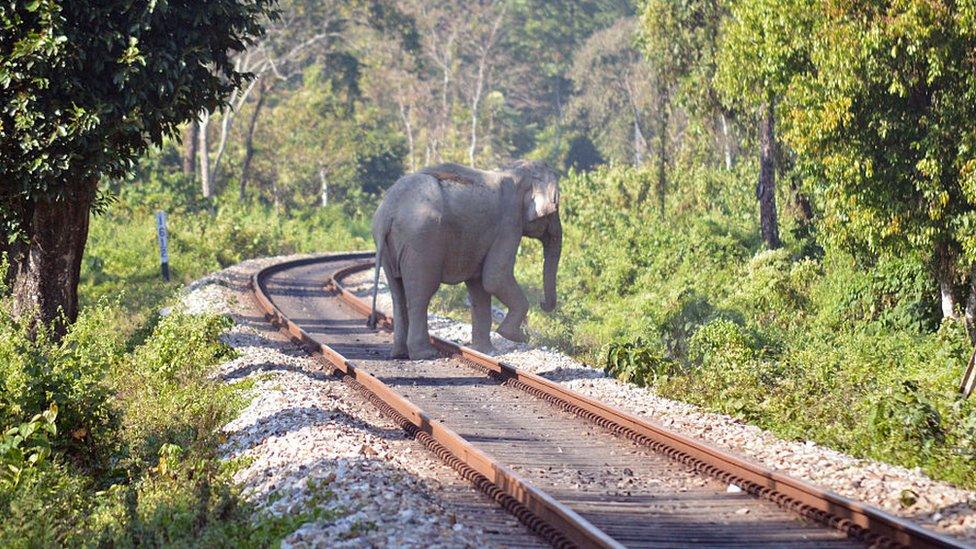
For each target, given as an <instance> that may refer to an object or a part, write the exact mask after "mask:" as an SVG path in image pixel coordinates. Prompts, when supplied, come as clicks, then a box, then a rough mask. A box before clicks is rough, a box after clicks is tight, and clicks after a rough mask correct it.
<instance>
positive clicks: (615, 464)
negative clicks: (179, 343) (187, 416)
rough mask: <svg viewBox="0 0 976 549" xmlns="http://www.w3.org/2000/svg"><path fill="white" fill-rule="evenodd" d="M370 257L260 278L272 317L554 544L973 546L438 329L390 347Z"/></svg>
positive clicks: (257, 286) (327, 261) (294, 267)
mask: <svg viewBox="0 0 976 549" xmlns="http://www.w3.org/2000/svg"><path fill="white" fill-rule="evenodd" d="M371 260H372V254H371V253H350V254H339V255H331V256H321V257H313V258H307V259H301V260H294V261H285V262H282V263H279V264H276V265H273V266H271V267H268V268H266V269H264V270H262V271H260V272H258V273H257V274H255V275H254V277H253V279H252V287H253V289H254V292H255V297H256V299H257V301H258V303H259V305H260V306H261V307H262V309H263V310H264V311H265V312H266V315H267V318H268V319H269V320H271V321H272V322H274V323H275V324H277V325H278V326H279V327H280V328H281V329H282V330H284V331H286V332H287V333H288V334H289V336H290V337H291V338H292V339H293V340H295V341H296V342H298V343H299V344H300V345H302V346H303V347H304V348H305V349H306V350H307V351H308V352H310V353H311V354H313V355H314V356H316V357H318V358H319V359H320V360H322V361H323V362H324V363H326V365H327V366H328V367H329V368H330V369H331V370H333V371H334V373H335V374H336V375H339V376H342V377H343V379H344V381H346V382H347V383H349V384H350V385H352V386H354V387H356V388H357V389H358V390H359V391H361V392H362V394H363V395H364V397H365V398H366V399H367V400H369V401H370V402H372V403H373V404H375V405H376V406H377V407H378V408H380V409H381V410H383V411H384V412H385V413H387V414H388V415H390V416H392V417H393V419H394V420H395V421H397V423H399V424H400V426H401V427H402V428H403V429H404V430H406V431H407V432H408V433H410V434H411V435H412V436H414V437H416V439H417V440H418V441H419V442H420V443H421V444H423V445H424V446H425V447H426V448H427V449H428V450H430V451H431V452H433V453H434V454H436V455H437V456H438V457H440V458H441V459H443V460H444V461H445V462H446V463H448V464H449V465H450V466H451V467H453V468H454V469H455V470H457V471H458V473H459V474H460V475H462V476H463V477H464V478H466V479H467V480H469V481H471V482H472V483H473V484H474V485H475V486H476V487H478V489H479V490H481V491H482V492H483V493H485V494H486V495H487V496H489V497H490V498H492V499H494V500H495V501H496V502H498V503H499V504H500V505H501V506H503V507H504V508H505V509H507V510H508V511H510V512H511V513H513V514H514V515H515V516H516V517H518V518H519V520H521V521H522V522H523V523H524V524H526V525H527V526H528V527H529V528H530V529H532V530H533V531H535V532H536V533H537V534H538V535H539V536H540V537H542V538H543V539H544V540H546V541H547V542H549V543H551V544H552V545H554V546H557V547H676V546H696V547H697V546H703V545H704V546H716V547H720V546H724V547H733V546H734V547H743V546H770V545H772V546H790V547H794V546H809V547H852V546H864V545H874V546H887V545H891V546H898V545H904V546H911V547H965V545H963V544H961V543H960V542H958V541H956V540H954V539H952V538H949V537H946V536H942V535H940V534H937V533H934V532H931V531H929V530H925V529H923V528H922V527H920V526H918V525H916V524H914V523H912V522H909V521H906V520H904V519H901V518H898V517H895V516H893V515H890V514H887V513H885V512H883V511H880V510H877V509H874V508H871V507H868V506H866V505H863V504H860V503H858V502H855V501H852V500H849V499H847V498H844V497H842V496H839V495H837V494H834V493H832V492H826V491H824V490H821V489H819V488H817V487H814V486H812V485H809V484H807V483H805V482H803V481H800V480H797V479H794V478H791V477H787V476H785V475H783V474H780V473H777V472H775V471H772V470H769V469H766V468H764V467H762V466H761V465H758V464H755V463H753V462H750V461H747V460H745V459H742V458H741V457H737V456H735V455H732V454H729V453H727V452H724V451H722V450H719V449H717V448H714V447H711V446H709V445H707V444H704V443H702V442H699V441H696V440H692V439H689V438H687V437H684V436H682V435H681V434H680V433H676V432H673V431H670V430H668V429H666V428H664V427H661V426H658V425H655V424H652V423H650V422H647V421H645V420H643V419H640V418H637V417H634V416H631V415H629V414H626V413H624V412H621V411H619V410H616V409H614V408H612V407H610V406H607V405H604V404H602V403H600V402H597V401H594V400H592V399H589V398H587V397H585V396H582V395H579V394H577V393H575V392H573V391H570V390H568V389H566V388H564V387H562V386H560V385H558V384H556V383H553V382H550V381H548V380H546V379H544V378H541V377H539V376H536V375H533V374H528V373H525V372H521V371H519V370H517V369H515V368H514V367H512V366H510V365H507V364H504V363H501V362H498V361H496V360H494V359H492V358H491V357H488V356H485V355H482V354H480V353H478V352H476V351H473V350H471V349H468V348H465V347H460V346H458V345H455V344H453V343H451V342H448V341H445V340H441V339H438V338H432V341H433V343H434V345H435V346H437V348H438V349H439V350H440V351H441V352H442V354H443V358H441V359H437V360H428V361H404V360H391V359H387V358H386V356H387V354H388V352H389V348H390V344H391V341H392V334H391V333H389V331H388V329H389V328H390V327H391V324H390V320H389V319H387V318H385V317H384V318H381V324H382V325H383V326H384V327H385V328H386V329H387V330H380V331H374V330H370V329H367V328H366V326H365V318H366V315H367V314H368V312H369V309H368V305H367V304H366V303H365V302H363V301H362V300H360V299H359V298H357V297H356V296H355V295H353V294H352V293H351V292H349V291H348V290H346V289H345V288H344V287H343V286H342V280H343V279H344V278H345V277H347V276H349V275H351V274H353V273H355V272H358V271H361V270H363V269H367V268H370V267H371V266H372V261H371ZM729 486H735V487H737V488H738V489H739V490H736V489H733V490H729V489H728V487H729Z"/></svg>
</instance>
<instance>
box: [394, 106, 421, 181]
mask: <svg viewBox="0 0 976 549" xmlns="http://www.w3.org/2000/svg"><path fill="white" fill-rule="evenodd" d="M397 103H398V105H399V107H400V121H401V122H403V129H404V131H405V132H406V134H407V154H408V158H409V166H410V171H411V172H415V171H417V153H416V144H415V142H414V137H413V124H411V123H410V112H409V111H408V109H407V107H406V105H405V104H404V103H403V100H401V99H397Z"/></svg>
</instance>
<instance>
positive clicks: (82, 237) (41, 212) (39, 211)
mask: <svg viewBox="0 0 976 549" xmlns="http://www.w3.org/2000/svg"><path fill="white" fill-rule="evenodd" d="M97 186H98V180H97V179H93V180H91V181H86V182H83V183H82V184H81V185H80V188H77V189H75V190H74V192H71V193H69V196H67V197H65V198H63V199H61V200H48V199H43V200H39V201H36V202H34V203H33V204H31V205H30V206H29V208H30V215H29V219H30V220H29V223H28V225H26V226H25V227H24V229H25V232H26V234H27V240H26V242H25V244H24V246H25V251H26V253H25V254H24V255H23V256H22V257H21V258H20V261H18V262H17V263H16V266H15V273H14V284H13V314H14V316H15V317H17V318H19V319H21V320H22V321H24V322H26V323H27V325H28V328H29V333H30V334H31V336H32V337H35V336H36V335H37V334H38V331H39V330H41V329H42V327H43V326H48V327H50V328H51V333H52V336H53V337H54V338H55V339H56V340H57V339H60V338H61V337H62V336H63V335H64V334H65V332H66V331H67V329H68V326H69V325H70V324H71V323H73V322H74V321H75V320H77V318H78V279H79V276H80V274H81V259H82V255H83V254H84V251H85V243H86V242H87V240H88V222H89V216H90V211H91V205H92V202H93V201H94V198H95V190H96V188H97Z"/></svg>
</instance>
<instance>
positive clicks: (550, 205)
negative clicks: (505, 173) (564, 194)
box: [509, 160, 563, 312]
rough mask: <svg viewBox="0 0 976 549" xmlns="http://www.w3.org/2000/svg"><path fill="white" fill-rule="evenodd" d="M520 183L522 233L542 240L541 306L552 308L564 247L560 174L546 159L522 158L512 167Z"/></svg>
mask: <svg viewBox="0 0 976 549" xmlns="http://www.w3.org/2000/svg"><path fill="white" fill-rule="evenodd" d="M509 171H510V172H511V173H512V176H513V178H514V179H515V181H516V184H517V185H518V190H519V194H520V195H521V197H522V199H521V205H522V234H523V235H524V236H528V237H532V238H537V239H539V240H541V241H542V249H543V256H544V257H545V263H544V264H543V267H542V288H543V292H544V294H545V295H544V299H543V301H542V303H540V306H541V307H542V310H543V311H546V312H550V311H552V310H553V309H555V308H556V272H557V271H558V269H559V256H560V254H561V253H562V247H563V229H562V225H561V224H560V221H559V178H558V177H557V176H556V172H555V171H553V170H552V168H550V167H549V166H548V165H546V163H545V162H540V161H536V160H520V161H518V162H516V163H515V164H513V165H511V166H510V167H509Z"/></svg>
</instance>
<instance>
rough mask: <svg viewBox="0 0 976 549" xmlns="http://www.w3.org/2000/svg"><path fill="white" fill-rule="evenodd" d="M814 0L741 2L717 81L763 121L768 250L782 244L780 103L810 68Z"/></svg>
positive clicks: (727, 31)
mask: <svg viewBox="0 0 976 549" xmlns="http://www.w3.org/2000/svg"><path fill="white" fill-rule="evenodd" d="M816 9H817V8H816V6H815V5H814V0H742V1H740V2H736V3H735V4H734V5H733V6H732V10H731V15H730V17H729V20H728V23H727V24H726V25H724V26H723V31H722V47H721V50H720V53H719V56H718V68H717V73H716V84H717V87H718V90H719V91H720V93H721V94H722V96H723V98H724V100H725V102H726V104H729V105H735V104H742V105H744V106H745V107H746V108H748V109H751V110H753V112H755V113H756V114H757V115H758V117H757V118H758V120H759V141H760V145H759V181H758V183H757V185H756V198H757V199H758V201H759V223H760V230H761V233H762V238H763V241H764V242H765V243H766V246H767V247H768V248H778V247H779V246H780V238H779V223H778V221H777V216H776V157H777V147H778V140H777V137H776V106H777V103H778V102H779V101H780V99H781V98H782V97H783V95H784V94H785V93H786V91H787V88H788V86H789V85H790V83H791V82H792V80H793V78H794V77H796V76H797V75H800V74H803V73H804V72H805V71H807V70H809V48H810V45H809V43H808V41H809V39H810V36H811V33H812V32H813V28H814V26H815V15H813V14H815V13H817V11H816Z"/></svg>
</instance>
